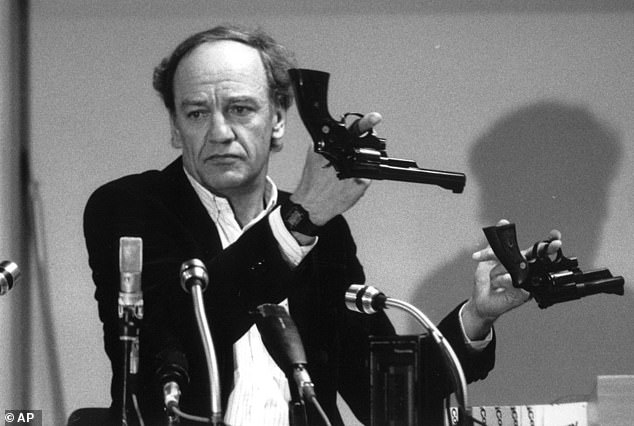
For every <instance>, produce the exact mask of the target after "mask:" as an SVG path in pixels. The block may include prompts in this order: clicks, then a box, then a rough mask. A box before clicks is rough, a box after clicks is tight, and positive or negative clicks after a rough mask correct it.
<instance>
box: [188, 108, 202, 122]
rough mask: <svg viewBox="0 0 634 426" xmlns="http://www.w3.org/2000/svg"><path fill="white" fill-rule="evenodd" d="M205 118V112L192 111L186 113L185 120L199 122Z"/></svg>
mask: <svg viewBox="0 0 634 426" xmlns="http://www.w3.org/2000/svg"><path fill="white" fill-rule="evenodd" d="M204 116H205V111H200V110H194V111H189V112H188V113H187V118H189V119H191V120H200V119H201V118H203V117H204Z"/></svg>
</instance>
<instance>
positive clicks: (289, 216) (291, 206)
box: [280, 200, 321, 237]
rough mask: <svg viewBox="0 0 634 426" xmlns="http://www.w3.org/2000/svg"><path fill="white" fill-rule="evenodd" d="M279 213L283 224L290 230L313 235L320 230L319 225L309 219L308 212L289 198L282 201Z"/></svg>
mask: <svg viewBox="0 0 634 426" xmlns="http://www.w3.org/2000/svg"><path fill="white" fill-rule="evenodd" d="M280 213H281V215H282V221H283V222H284V226H286V229H288V230H289V231H291V232H299V233H300V234H304V235H308V236H310V237H314V236H316V235H317V234H318V233H319V231H320V230H321V227H320V226H317V225H315V224H314V223H313V222H311V221H310V217H309V216H308V212H307V211H306V210H305V209H304V208H303V207H302V206H301V205H300V204H297V203H294V202H292V201H291V200H287V201H285V202H283V203H282V205H281V209H280Z"/></svg>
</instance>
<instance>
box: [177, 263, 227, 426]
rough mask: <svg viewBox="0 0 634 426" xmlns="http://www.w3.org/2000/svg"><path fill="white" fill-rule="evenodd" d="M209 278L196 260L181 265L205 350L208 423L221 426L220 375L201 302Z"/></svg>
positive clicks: (183, 280) (203, 305) (203, 267)
mask: <svg viewBox="0 0 634 426" xmlns="http://www.w3.org/2000/svg"><path fill="white" fill-rule="evenodd" d="M208 282H209V276H208V275H207V268H206V267H205V264H204V263H203V262H201V261H200V260H198V259H191V260H188V261H186V262H184V263H183V265H182V266H181V285H182V286H183V288H184V289H185V291H187V292H190V293H191V295H192V300H193V304H194V312H195V314H196V322H197V323H198V329H199V331H200V337H201V339H202V343H203V348H204V350H205V359H206V361H207V373H208V374H209V392H210V398H211V416H210V423H211V424H212V425H218V426H222V425H224V423H223V421H222V406H221V402H220V375H219V373H218V362H217V359H216V351H215V349H214V343H213V340H212V337H211V331H210V329H209V321H208V320H207V315H206V313H205V304H204V302H203V290H204V289H206V288H207V284H208Z"/></svg>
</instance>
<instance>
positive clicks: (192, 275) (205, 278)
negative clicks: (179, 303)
mask: <svg viewBox="0 0 634 426" xmlns="http://www.w3.org/2000/svg"><path fill="white" fill-rule="evenodd" d="M195 285H197V286H200V291H205V290H207V286H208V285H209V275H208V274H207V267H206V266H205V264H204V263H203V262H202V261H200V260H199V259H190V260H187V261H185V262H183V264H182V265H181V287H182V288H183V290H185V293H187V294H192V287H193V286H195Z"/></svg>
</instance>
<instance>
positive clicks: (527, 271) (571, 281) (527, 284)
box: [483, 223, 624, 309]
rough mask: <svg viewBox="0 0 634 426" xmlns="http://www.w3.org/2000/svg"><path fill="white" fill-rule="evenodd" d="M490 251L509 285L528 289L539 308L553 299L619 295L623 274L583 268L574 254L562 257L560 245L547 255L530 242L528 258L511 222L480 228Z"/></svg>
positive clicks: (563, 300)
mask: <svg viewBox="0 0 634 426" xmlns="http://www.w3.org/2000/svg"><path fill="white" fill-rule="evenodd" d="M483 231H484V235H485V236H486V238H487V240H488V241H489V244H490V245H491V248H492V249H493V252H494V253H495V255H496V256H497V257H498V259H499V260H500V262H501V263H502V265H504V267H505V268H506V270H507V271H508V272H509V274H510V275H511V278H512V280H513V286H514V287H518V288H522V289H524V290H526V291H528V292H529V293H530V294H531V296H532V297H534V298H535V301H536V302H537V305H538V306H539V307H540V308H541V309H546V308H547V307H549V306H552V305H554V304H556V303H562V302H568V301H570V300H576V299H581V298H582V297H585V296H591V295H593V294H599V293H610V294H618V295H620V296H622V295H623V293H624V290H623V286H624V280H623V277H620V276H619V277H614V276H612V274H611V273H610V271H609V270H608V269H596V270H592V271H588V272H583V271H582V270H581V269H579V262H578V261H577V258H575V257H570V258H569V257H566V256H564V255H563V252H562V250H561V249H559V250H558V251H557V253H556V256H555V259H554V260H553V259H551V258H550V257H549V255H548V254H547V250H546V248H545V247H544V248H542V249H541V250H538V248H539V245H540V243H541V242H545V243H547V244H548V243H550V241H548V240H546V241H540V242H537V243H535V245H533V249H532V252H531V254H530V255H529V257H528V258H526V257H524V256H523V255H522V253H521V252H520V250H519V248H518V245H517V237H516V232H515V224H513V223H509V224H506V225H500V226H489V227H487V228H483Z"/></svg>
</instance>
